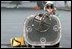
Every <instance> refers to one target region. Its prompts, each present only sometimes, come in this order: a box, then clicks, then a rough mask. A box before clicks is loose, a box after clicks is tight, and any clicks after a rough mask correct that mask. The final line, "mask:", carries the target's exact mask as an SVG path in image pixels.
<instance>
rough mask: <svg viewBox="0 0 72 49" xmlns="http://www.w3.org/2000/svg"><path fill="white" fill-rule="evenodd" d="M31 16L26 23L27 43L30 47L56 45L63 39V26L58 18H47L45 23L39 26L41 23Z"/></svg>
mask: <svg viewBox="0 0 72 49" xmlns="http://www.w3.org/2000/svg"><path fill="white" fill-rule="evenodd" d="M33 20H34V16H30V17H28V18H27V20H26V21H25V23H24V37H25V41H26V42H27V43H29V44H30V45H37V46H38V45H54V44H57V43H58V42H59V41H60V38H61V24H60V20H59V19H58V17H56V16H50V19H47V18H45V19H44V22H42V23H41V25H39V21H38V22H37V20H34V21H33Z"/></svg>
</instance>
